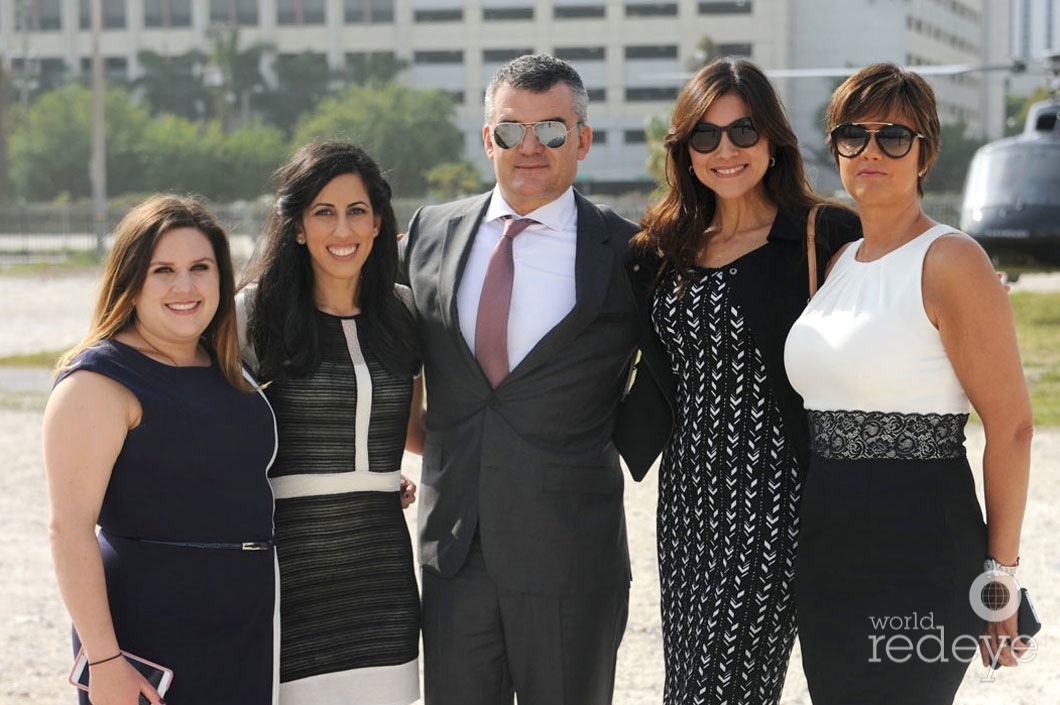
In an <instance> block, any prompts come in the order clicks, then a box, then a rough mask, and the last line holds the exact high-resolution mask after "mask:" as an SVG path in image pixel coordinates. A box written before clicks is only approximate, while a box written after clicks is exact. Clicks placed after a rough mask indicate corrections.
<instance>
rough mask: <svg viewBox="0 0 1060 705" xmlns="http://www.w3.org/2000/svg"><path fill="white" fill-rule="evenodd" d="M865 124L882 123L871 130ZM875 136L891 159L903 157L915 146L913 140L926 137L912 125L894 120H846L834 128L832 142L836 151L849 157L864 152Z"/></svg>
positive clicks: (877, 143) (879, 145)
mask: <svg viewBox="0 0 1060 705" xmlns="http://www.w3.org/2000/svg"><path fill="white" fill-rule="evenodd" d="M865 125H880V128H879V129H876V130H870V129H868V128H866V127H865ZM873 137H875V138H876V146H877V147H879V148H880V151H881V152H883V153H884V154H885V155H887V156H888V157H890V158H891V159H901V158H902V157H904V156H905V155H907V154H909V150H911V149H912V148H913V140H915V139H917V138H919V139H924V135H922V134H920V133H919V132H917V131H916V130H914V129H912V128H911V127H906V126H905V125H897V124H895V123H892V122H865V123H861V122H845V123H843V124H842V125H837V126H836V127H833V128H832V144H833V145H834V146H835V150H836V153H838V154H839V156H841V157H846V158H847V159H853V158H854V157H856V156H858V155H859V154H861V153H862V152H864V151H865V148H866V147H868V146H869V140H870V139H872V138H873Z"/></svg>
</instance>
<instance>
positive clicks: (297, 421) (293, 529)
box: [265, 311, 419, 705]
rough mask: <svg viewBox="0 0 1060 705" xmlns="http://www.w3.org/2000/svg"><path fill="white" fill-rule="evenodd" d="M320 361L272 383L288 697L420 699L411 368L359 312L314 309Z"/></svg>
mask: <svg viewBox="0 0 1060 705" xmlns="http://www.w3.org/2000/svg"><path fill="white" fill-rule="evenodd" d="M316 315H317V324H318V329H319V331H320V347H321V356H322V364H321V365H320V368H319V369H318V370H317V371H316V373H314V374H313V375H311V376H309V377H306V378H295V379H286V380H278V381H275V382H273V383H272V384H271V385H269V386H268V387H267V388H266V389H265V393H266V395H267V396H268V398H269V401H270V403H271V404H272V406H273V409H274V410H275V413H276V420H277V426H278V429H279V453H278V456H277V458H276V462H275V463H274V464H273V467H272V471H271V472H270V481H271V483H272V487H273V491H274V493H275V496H276V542H277V553H278V556H279V563H280V620H281V632H280V649H281V653H280V680H281V685H280V702H281V704H285V703H307V704H308V703H311V704H312V705H329V704H331V703H344V704H356V705H384V704H386V705H391V704H393V705H398V704H403V703H410V702H413V701H415V700H416V699H418V697H419V669H418V654H419V641H418V640H419V596H418V591H417V586H416V577H415V573H414V569H413V556H412V544H411V541H410V538H409V533H408V529H407V526H406V523H405V517H404V515H403V513H402V509H401V503H400V499H399V496H398V492H399V484H400V467H401V458H402V453H403V451H404V444H405V432H406V428H407V423H408V412H409V403H410V401H411V394H412V379H411V376H405V375H395V374H394V373H392V372H390V371H389V370H387V369H386V368H385V367H384V366H383V365H382V363H381V362H380V361H379V360H378V359H377V358H376V357H375V356H374V355H373V354H372V352H371V350H370V349H369V348H368V346H367V345H365V344H363V341H362V339H361V336H362V329H361V327H360V326H359V324H358V319H357V317H351V318H339V317H335V316H330V315H328V314H325V313H322V312H319V311H318V312H317V313H316Z"/></svg>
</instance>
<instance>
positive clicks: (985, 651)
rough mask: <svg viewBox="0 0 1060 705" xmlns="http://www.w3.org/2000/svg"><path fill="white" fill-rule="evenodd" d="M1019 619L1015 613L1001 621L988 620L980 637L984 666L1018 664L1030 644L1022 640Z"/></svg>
mask: <svg viewBox="0 0 1060 705" xmlns="http://www.w3.org/2000/svg"><path fill="white" fill-rule="evenodd" d="M1019 637H1020V634H1019V620H1018V619H1017V617H1016V615H1015V614H1013V615H1012V616H1010V617H1009V618H1008V619H1006V620H1003V621H1001V622H987V623H986V627H985V628H984V629H983V634H982V636H981V637H980V638H979V656H980V657H981V658H982V661H983V665H984V666H994V665H997V666H1012V667H1014V666H1018V665H1019V661H1018V659H1019V658H1020V657H1021V656H1023V654H1024V653H1026V651H1027V649H1028V648H1029V645H1028V644H1027V642H1025V641H1023V640H1021V639H1020V638H1019Z"/></svg>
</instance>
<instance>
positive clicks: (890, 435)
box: [809, 410, 968, 460]
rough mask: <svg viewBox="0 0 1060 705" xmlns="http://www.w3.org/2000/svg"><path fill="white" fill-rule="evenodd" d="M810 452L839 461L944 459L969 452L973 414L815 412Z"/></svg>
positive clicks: (961, 455)
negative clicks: (966, 444)
mask: <svg viewBox="0 0 1060 705" xmlns="http://www.w3.org/2000/svg"><path fill="white" fill-rule="evenodd" d="M809 413H810V451H811V452H812V453H815V454H816V455H819V456H821V457H822V458H830V459H836V460H887V459H894V460H945V459H950V458H961V457H963V456H964V425H965V424H966V423H967V422H968V414H901V413H895V412H887V411H812V410H811V411H810V412H809Z"/></svg>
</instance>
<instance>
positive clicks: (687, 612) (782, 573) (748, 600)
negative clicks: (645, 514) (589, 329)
mask: <svg viewBox="0 0 1060 705" xmlns="http://www.w3.org/2000/svg"><path fill="white" fill-rule="evenodd" d="M763 256H767V254H766V248H760V249H759V250H755V251H752V252H750V253H748V254H747V255H745V256H744V257H742V258H740V259H738V260H736V261H735V262H733V263H732V264H730V265H727V266H726V267H724V268H721V269H703V268H697V269H696V270H695V277H694V278H693V280H692V281H691V282H690V283H689V285H688V287H687V290H686V291H685V293H684V295H683V296H678V293H677V285H676V282H675V278H674V276H673V275H671V276H670V277H669V278H667V279H666V280H664V281H663V282H662V283H661V284H660V286H659V287H658V288H657V289H656V291H655V294H654V298H653V301H652V323H653V325H654V327H655V329H656V332H657V333H658V336H659V339H660V340H661V341H662V344H663V346H664V347H665V349H666V351H667V353H668V355H669V357H670V360H671V365H672V372H673V378H674V380H675V383H676V397H675V400H674V401H675V405H674V408H675V412H676V418H675V420H674V421H675V423H674V434H673V436H672V438H671V439H670V443H669V445H668V446H667V448H666V450H665V451H664V454H663V458H662V464H661V467H660V475H659V505H658V541H659V574H660V582H661V590H662V626H663V631H664V650H665V659H666V687H665V692H664V698H663V700H664V703H667V704H668V705H692V704H699V703H740V704H741V705H756V704H759V705H761V704H765V703H776V702H777V701H778V700H779V698H780V694H781V691H782V689H783V686H784V676H785V675H786V673H787V663H788V658H789V655H790V651H791V647H792V643H793V641H794V636H795V610H794V601H793V598H792V594H791V583H792V579H793V575H792V573H793V561H794V553H795V547H796V541H797V532H798V502H799V491H800V486H801V485H800V470H799V467H798V463H797V461H796V458H795V455H794V454H793V452H792V450H791V448H790V443H789V441H788V440H787V437H786V434H785V432H784V424H783V420H782V416H781V412H780V410H779V408H778V403H777V398H776V395H775V394H774V391H773V386H772V385H771V383H770V380H769V378H768V377H767V374H766V365H765V364H764V362H763V356H762V353H761V352H760V350H759V349H758V347H757V345H756V342H755V339H754V336H753V335H752V333H751V330H750V327H749V326H748V325H747V323H746V321H745V319H744V313H743V311H742V308H741V301H740V300H739V297H738V296H736V295H735V290H736V288H737V287H736V286H735V285H734V280H735V277H736V276H737V274H738V272H739V268H740V267H741V266H744V265H745V264H750V265H757V264H760V263H759V262H757V259H758V258H762V257H763ZM802 266H803V267H804V266H805V265H802Z"/></svg>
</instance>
